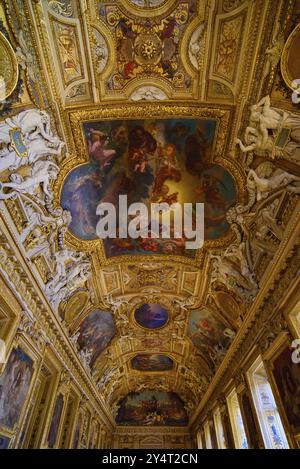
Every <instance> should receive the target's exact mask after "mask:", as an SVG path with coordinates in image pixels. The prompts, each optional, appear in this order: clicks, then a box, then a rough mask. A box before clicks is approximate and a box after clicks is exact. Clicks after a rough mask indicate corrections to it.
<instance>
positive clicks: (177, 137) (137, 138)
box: [61, 119, 236, 257]
mask: <svg viewBox="0 0 300 469" xmlns="http://www.w3.org/2000/svg"><path fill="white" fill-rule="evenodd" d="M216 127H217V122H216V120H214V119H172V120H170V119H160V120H126V121H125V120H123V121H122V120H114V121H103V122H86V123H84V124H83V128H84V129H83V130H84V136H85V141H86V148H87V152H88V155H89V162H88V163H86V164H83V165H81V166H79V167H77V168H75V169H74V170H73V171H72V172H71V173H69V175H68V176H67V178H66V180H65V182H64V185H63V189H62V195H61V202H62V206H63V207H64V208H65V209H68V210H70V211H71V213H72V223H71V225H70V227H69V228H70V230H71V232H72V234H73V235H75V236H76V237H77V238H79V239H80V240H85V241H88V240H95V239H97V235H96V225H97V222H98V221H99V216H98V215H96V208H97V206H98V204H99V203H101V202H110V203H112V204H113V205H114V206H115V207H116V210H117V214H118V204H119V195H127V197H128V205H129V204H131V203H134V202H143V203H144V204H145V205H146V206H147V207H148V210H150V206H151V203H163V202H167V203H168V204H172V203H176V202H178V203H180V204H183V203H187V202H190V203H193V204H195V203H196V202H203V203H204V207H205V229H204V235H205V240H214V239H218V238H220V237H222V236H224V235H225V234H226V233H227V231H228V229H229V225H228V222H227V221H226V213H227V211H228V209H229V208H230V207H231V206H232V205H234V204H235V202H236V189H235V184H234V181H233V178H232V177H231V175H230V174H229V173H228V172H227V171H226V170H225V169H224V168H222V167H221V166H220V165H217V164H214V163H213V162H212V161H213V149H214V141H215V136H216V132H217V128H216ZM117 223H118V221H117ZM150 235H151V232H150V225H149V238H138V239H129V238H128V239H126V238H125V239H124V238H123V239H121V238H116V239H105V240H104V247H105V253H106V256H107V257H112V256H118V255H122V254H137V253H140V254H147V253H155V254H173V255H186V256H189V257H194V255H195V252H194V251H193V250H191V249H186V248H185V244H186V239H185V238H184V235H183V237H182V238H174V237H172V231H171V238H170V239H161V238H156V239H154V238H151V237H150Z"/></svg>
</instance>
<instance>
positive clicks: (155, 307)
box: [134, 303, 169, 329]
mask: <svg viewBox="0 0 300 469" xmlns="http://www.w3.org/2000/svg"><path fill="white" fill-rule="evenodd" d="M134 317H135V320H136V322H137V323H138V324H139V325H140V326H142V327H145V328H146V329H158V328H160V327H163V326H165V325H166V324H167V322H168V319H169V314H168V311H167V310H166V309H165V308H163V307H162V306H161V305H160V304H158V303H146V304H143V305H142V306H140V307H139V308H137V309H136V310H135V313H134Z"/></svg>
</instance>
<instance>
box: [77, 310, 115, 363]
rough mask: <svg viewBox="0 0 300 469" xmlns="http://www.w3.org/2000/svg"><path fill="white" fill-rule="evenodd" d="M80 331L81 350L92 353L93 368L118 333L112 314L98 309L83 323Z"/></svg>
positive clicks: (79, 342) (79, 343)
mask: <svg viewBox="0 0 300 469" xmlns="http://www.w3.org/2000/svg"><path fill="white" fill-rule="evenodd" d="M79 331H80V334H79V337H78V345H79V348H80V350H82V349H86V350H89V351H91V352H92V355H91V366H93V365H94V363H95V361H96V360H97V358H98V356H99V355H100V354H101V353H102V352H103V350H104V349H105V348H106V347H107V346H108V345H109V343H110V341H111V340H112V338H113V337H114V335H115V333H116V328H115V325H114V321H113V317H112V314H111V313H109V312H106V311H101V310H98V309H97V310H95V311H93V312H92V313H90V314H89V315H88V316H87V317H86V318H85V319H84V320H83V321H82V323H81V324H80V329H79Z"/></svg>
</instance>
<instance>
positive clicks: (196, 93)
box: [32, 0, 267, 107]
mask: <svg viewBox="0 0 300 469" xmlns="http://www.w3.org/2000/svg"><path fill="white" fill-rule="evenodd" d="M263 3H266V4H267V2H259V1H257V2H253V1H245V0H236V1H229V0H225V1H214V0H209V1H208V0H201V1H200V0H190V1H186V0H166V1H151V0H149V1H146V0H145V1H139V0H137V1H130V0H122V1H120V0H116V1H108V2H107V1H101V0H90V1H81V2H79V1H76V0H64V1H63V2H61V1H60V2H58V1H55V0H51V1H49V0H42V1H41V2H32V8H33V11H34V15H35V22H36V28H37V29H38V31H39V38H40V40H41V48H42V49H43V52H44V53H45V60H46V62H47V63H46V65H47V68H48V70H49V71H51V73H50V75H52V76H51V78H52V80H51V81H52V83H51V86H52V88H53V92H54V93H55V94H56V96H57V97H59V99H60V101H61V104H62V106H64V107H65V106H73V105H75V104H79V103H92V102H99V101H117V100H124V99H130V100H133V101H139V100H166V99H173V100H174V99H185V100H186V99H187V100H190V99H196V100H205V99H212V100H217V101H220V102H229V103H231V102H234V101H235V100H236V99H237V98H238V96H239V94H240V92H241V90H242V88H243V82H244V81H245V79H246V78H247V72H248V71H249V70H250V67H251V63H249V59H250V58H251V59H254V58H255V56H251V52H252V51H253V47H255V42H256V39H257V34H258V33H259V31H260V28H261V24H260V23H261V22H262V20H263V19H264V16H263V15H261V14H259V13H260V11H261V8H262V7H263ZM250 32H251V35H250ZM242 51H244V53H242ZM245 52H247V53H245Z"/></svg>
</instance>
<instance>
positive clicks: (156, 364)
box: [131, 353, 173, 371]
mask: <svg viewBox="0 0 300 469" xmlns="http://www.w3.org/2000/svg"><path fill="white" fill-rule="evenodd" d="M131 366H132V368H133V369H134V370H138V371H169V370H172V368H173V360H172V359H171V358H169V357H168V356H167V355H161V354H159V353H141V354H140V355H136V356H135V357H134V358H133V359H132V360H131Z"/></svg>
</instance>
